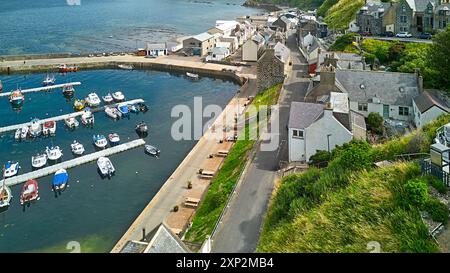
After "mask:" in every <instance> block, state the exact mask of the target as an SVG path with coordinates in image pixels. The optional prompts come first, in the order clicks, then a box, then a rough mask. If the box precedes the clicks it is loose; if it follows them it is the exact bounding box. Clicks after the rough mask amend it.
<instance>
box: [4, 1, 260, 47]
mask: <svg viewBox="0 0 450 273" xmlns="http://www.w3.org/2000/svg"><path fill="white" fill-rule="evenodd" d="M78 1H79V2H80V5H72V6H71V5H68V3H74V2H78ZM242 3H243V0H209V1H197V0H38V1H36V0H20V1H19V0H11V1H6V0H5V1H0V18H1V24H0V55H7V54H9V55H15V54H31V53H54V52H73V53H86V52H109V51H125V50H134V49H135V48H136V47H142V46H144V45H145V43H146V42H161V41H165V40H167V39H170V38H173V37H179V36H184V35H192V34H197V33H200V32H203V31H206V30H207V29H209V28H211V27H213V26H214V23H215V21H216V20H219V19H234V18H236V17H238V16H242V15H247V14H253V13H256V12H258V11H257V10H255V9H250V8H244V7H242V6H240V5H241V4H242Z"/></svg>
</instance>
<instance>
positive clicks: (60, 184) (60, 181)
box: [53, 169, 69, 191]
mask: <svg viewBox="0 0 450 273" xmlns="http://www.w3.org/2000/svg"><path fill="white" fill-rule="evenodd" d="M67 181H69V174H67V171H66V170H65V169H60V170H58V171H57V172H56V173H55V176H54V177H53V189H54V190H55V191H63V190H64V189H65V188H66V185H67Z"/></svg>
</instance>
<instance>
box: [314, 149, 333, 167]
mask: <svg viewBox="0 0 450 273" xmlns="http://www.w3.org/2000/svg"><path fill="white" fill-rule="evenodd" d="M330 159H331V153H330V152H328V151H317V153H316V154H315V155H313V156H311V157H310V158H309V160H311V162H312V164H316V163H322V162H328V161H330Z"/></svg>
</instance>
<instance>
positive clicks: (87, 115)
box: [81, 108, 94, 125]
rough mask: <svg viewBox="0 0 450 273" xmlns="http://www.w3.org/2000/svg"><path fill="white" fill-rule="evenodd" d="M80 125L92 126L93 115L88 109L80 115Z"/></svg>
mask: <svg viewBox="0 0 450 273" xmlns="http://www.w3.org/2000/svg"><path fill="white" fill-rule="evenodd" d="M81 123H83V124H84V125H92V124H94V114H92V112H91V110H90V109H89V108H86V109H84V113H83V114H82V115H81Z"/></svg>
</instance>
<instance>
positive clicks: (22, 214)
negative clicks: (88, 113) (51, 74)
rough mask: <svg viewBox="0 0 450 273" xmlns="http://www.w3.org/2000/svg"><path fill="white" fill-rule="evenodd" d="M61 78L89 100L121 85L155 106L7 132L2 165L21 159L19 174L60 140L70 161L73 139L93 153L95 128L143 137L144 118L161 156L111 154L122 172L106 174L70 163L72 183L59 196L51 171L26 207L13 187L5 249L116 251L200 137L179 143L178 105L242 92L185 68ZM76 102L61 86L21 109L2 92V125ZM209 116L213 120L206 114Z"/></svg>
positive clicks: (35, 80)
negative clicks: (18, 137)
mask: <svg viewBox="0 0 450 273" xmlns="http://www.w3.org/2000/svg"><path fill="white" fill-rule="evenodd" d="M44 76H45V75H44V74H27V75H22V74H16V75H11V76H4V75H2V76H0V80H1V81H2V82H3V86H4V89H5V91H9V90H10V89H13V88H15V87H17V86H20V87H22V88H29V87H37V86H40V85H41V82H42V80H43V78H44ZM56 78H57V83H63V82H66V81H81V82H82V85H81V86H79V87H76V94H75V97H78V98H83V97H84V96H86V95H87V94H88V93H90V92H91V91H95V92H96V93H97V94H98V95H99V96H101V95H104V94H106V93H107V92H108V91H112V90H122V91H123V92H124V94H125V96H126V97H127V99H135V98H143V99H145V100H146V102H147V104H148V106H149V108H150V110H149V111H148V112H147V113H145V114H142V113H140V114H138V115H134V114H132V115H131V117H130V119H129V120H128V119H121V120H119V121H113V120H111V119H110V118H108V117H106V116H105V114H104V113H103V112H100V113H96V114H95V126H94V128H92V129H91V128H89V129H88V128H84V127H83V126H81V125H80V127H79V128H78V129H77V130H75V131H69V130H67V129H66V128H65V127H64V124H63V122H58V124H57V133H56V136H55V137H52V138H40V139H37V140H33V141H23V142H16V141H15V140H14V132H9V133H4V134H1V135H0V163H1V164H3V163H4V162H6V161H7V160H18V161H19V162H20V164H21V166H22V169H21V171H20V173H25V172H28V171H31V162H30V161H31V156H32V155H33V154H35V153H37V152H42V151H43V150H44V149H45V147H46V146H48V145H59V146H60V147H61V148H62V149H63V153H64V157H63V159H64V160H67V159H71V158H73V156H72V154H71V152H70V143H71V142H72V141H73V140H75V139H76V140H78V141H80V142H82V143H83V144H84V146H85V148H86V150H87V152H93V151H94V150H95V149H94V147H93V145H92V135H93V134H94V133H101V134H105V135H107V134H109V133H111V132H117V133H119V135H120V137H121V139H122V141H123V142H124V141H127V140H132V139H136V138H137V135H136V133H135V132H134V126H135V124H136V123H137V122H139V121H141V120H144V121H145V122H146V123H147V124H148V125H150V134H149V136H148V137H147V138H146V141H147V142H148V143H151V144H154V145H155V146H157V147H159V148H160V149H161V151H162V153H161V157H160V158H159V159H156V158H152V157H149V156H148V155H146V154H144V152H143V148H137V149H134V150H130V151H127V152H123V153H121V154H117V155H114V156H111V157H110V159H111V160H112V162H113V164H114V165H115V167H116V170H117V171H116V172H117V174H116V175H115V176H114V177H113V178H112V179H111V180H108V179H105V180H102V179H100V176H99V175H98V173H97V167H96V163H95V162H92V163H89V164H87V165H83V166H79V167H76V168H73V169H69V170H68V172H69V176H70V182H69V185H70V187H69V188H68V189H67V190H66V191H65V192H63V193H62V195H61V196H58V197H55V196H54V194H53V193H52V191H51V189H50V183H51V179H52V178H51V177H45V178H41V179H38V181H39V186H40V195H41V200H40V201H38V202H36V203H34V204H32V205H31V206H30V207H26V208H25V209H23V208H22V207H21V206H20V204H19V194H20V188H21V186H15V187H13V188H12V190H13V196H14V197H13V200H12V205H11V207H10V208H9V210H8V211H6V212H5V213H3V214H0V252H25V251H61V252H69V250H66V244H67V243H68V242H70V241H79V242H80V243H81V250H82V251H98V252H104V251H109V250H110V248H111V247H112V246H113V245H114V243H115V242H116V241H117V240H118V239H119V238H120V237H121V236H122V234H123V233H124V232H125V231H126V229H127V228H128V227H129V225H130V224H131V223H132V221H133V220H134V219H135V218H136V217H137V215H138V214H139V213H140V212H141V210H142V209H143V208H144V207H145V205H146V204H147V203H148V202H149V201H150V200H151V198H152V197H153V196H154V194H155V193H156V192H157V191H158V189H159V188H160V187H161V186H162V184H163V183H164V182H165V180H166V179H167V178H168V177H169V176H170V174H171V173H172V172H173V171H174V170H175V168H176V167H177V165H178V164H179V163H180V162H181V161H182V160H183V158H184V157H185V155H186V154H187V153H188V152H189V151H190V149H191V148H192V147H193V145H194V144H195V142H194V141H174V140H173V139H172V138H171V137H170V129H171V125H172V122H173V121H174V119H172V118H171V117H170V112H171V109H172V107H173V106H175V105H177V104H185V105H188V106H189V107H192V105H193V102H194V99H193V98H194V96H201V97H202V98H203V103H204V105H206V104H218V105H220V106H224V105H226V104H227V102H228V101H229V100H230V99H231V98H232V96H233V95H234V94H235V92H236V90H237V89H238V86H237V85H236V84H235V83H232V82H229V81H225V80H221V79H212V78H206V77H202V78H201V79H200V80H199V81H191V80H189V79H187V78H186V77H184V76H183V75H178V74H169V73H166V72H155V71H123V70H98V71H82V72H77V73H72V74H67V75H65V76H64V75H56ZM72 107H73V101H66V99H65V98H64V97H63V96H62V94H61V90H54V91H52V92H50V93H45V92H39V93H30V94H26V101H25V103H24V106H23V108H22V109H21V110H20V111H18V112H16V111H14V110H13V109H12V108H11V106H10V104H9V103H8V100H7V98H0V116H1V117H2V119H1V120H0V127H3V126H6V125H11V124H16V123H22V122H26V121H29V120H30V119H31V118H33V117H38V118H41V119H42V118H46V117H51V116H57V115H60V114H65V113H70V112H73V108H72ZM205 121H206V120H205Z"/></svg>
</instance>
